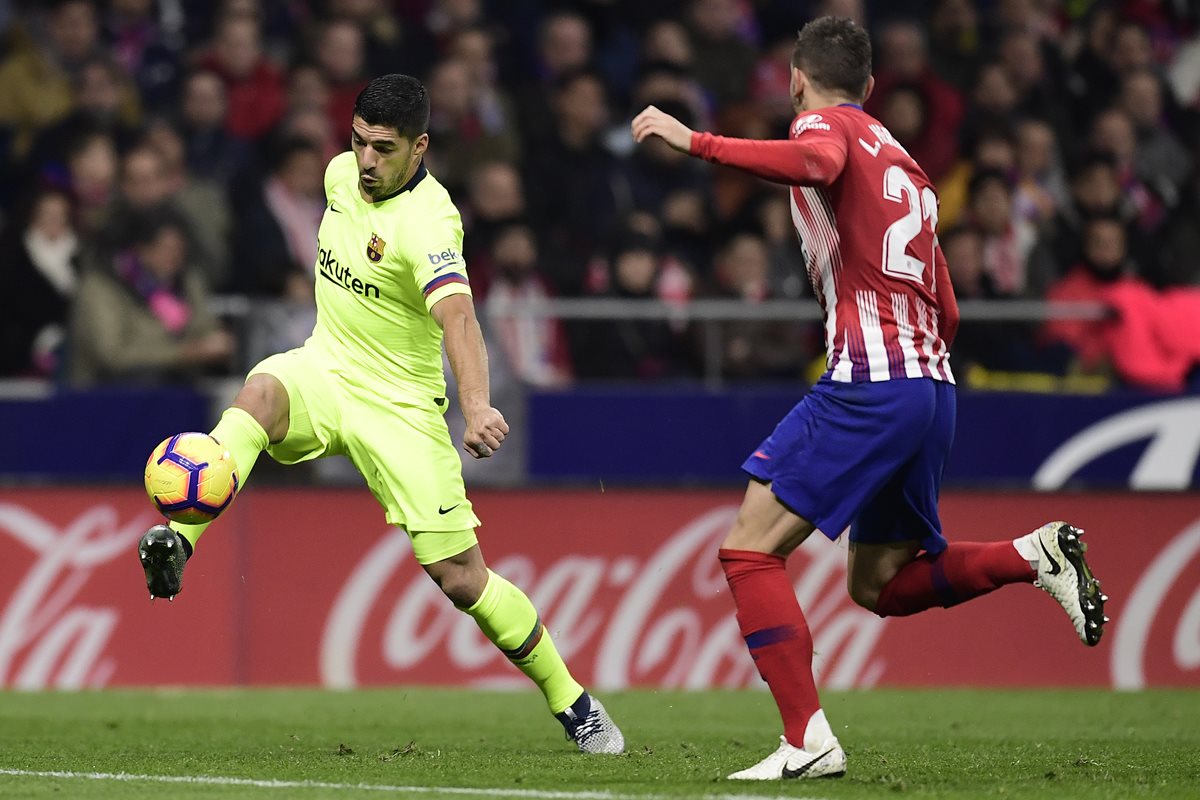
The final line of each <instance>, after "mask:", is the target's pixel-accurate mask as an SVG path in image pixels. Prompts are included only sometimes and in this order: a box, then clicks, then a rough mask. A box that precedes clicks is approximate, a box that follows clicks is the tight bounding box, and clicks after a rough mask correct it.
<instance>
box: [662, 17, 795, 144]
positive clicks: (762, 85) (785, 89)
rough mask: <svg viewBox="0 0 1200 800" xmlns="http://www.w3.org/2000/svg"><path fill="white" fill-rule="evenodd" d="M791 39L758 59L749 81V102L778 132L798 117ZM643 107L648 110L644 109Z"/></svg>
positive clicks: (768, 50)
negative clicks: (792, 81)
mask: <svg viewBox="0 0 1200 800" xmlns="http://www.w3.org/2000/svg"><path fill="white" fill-rule="evenodd" d="M792 38H793V37H792V35H791V34H788V35H787V36H784V37H781V38H779V39H778V40H776V41H775V42H774V43H773V44H771V45H770V46H769V47H768V48H766V52H764V53H763V54H762V56H761V57H760V58H759V59H758V63H757V64H756V65H755V67H754V74H753V76H752V77H751V80H750V98H751V99H752V100H753V101H754V104H755V106H756V107H757V109H758V112H759V113H760V114H762V116H763V117H764V118H765V119H767V120H768V124H769V125H770V126H771V127H772V128H773V129H776V130H783V129H785V128H786V127H787V125H788V123H790V122H791V121H792V118H793V117H794V116H795V115H796V112H795V111H793V110H792V94H791V91H790V89H789V86H790V82H791V77H792V45H793V41H792ZM654 105H658V104H657V103H654ZM641 107H642V108H645V105H642V106H641ZM668 113H671V112H668ZM689 124H690V123H689Z"/></svg>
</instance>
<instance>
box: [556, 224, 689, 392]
mask: <svg viewBox="0 0 1200 800" xmlns="http://www.w3.org/2000/svg"><path fill="white" fill-rule="evenodd" d="M663 264H664V260H663V258H662V254H661V252H660V251H659V248H658V243H657V242H656V241H655V240H654V239H653V238H652V237H650V236H647V235H645V234H643V233H638V232H635V231H624V232H622V233H621V234H620V235H618V236H617V237H615V243H614V245H613V248H612V251H611V253H610V255H609V280H610V287H609V290H608V296H610V297H615V298H620V299H623V300H654V299H657V298H658V297H659V286H660V282H661V281H662V279H663V269H662V268H663ZM568 332H569V335H570V342H571V356H572V357H571V361H572V364H573V365H574V368H575V373H576V375H577V376H578V377H580V378H590V379H605V380H655V379H662V378H675V377H682V376H686V375H688V374H691V373H692V370H691V359H690V357H689V355H688V345H687V333H686V329H683V328H680V327H678V326H673V325H672V324H671V323H670V322H669V321H666V320H661V319H619V320H614V321H612V322H605V323H596V322H577V323H574V324H573V325H571V326H569V327H568Z"/></svg>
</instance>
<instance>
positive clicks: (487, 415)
mask: <svg viewBox="0 0 1200 800" xmlns="http://www.w3.org/2000/svg"><path fill="white" fill-rule="evenodd" d="M465 417H466V420H467V432H466V433H465V434H463V449H464V450H466V451H467V452H468V453H470V454H471V455H472V456H473V457H474V458H488V457H489V456H491V455H492V453H494V452H496V451H497V450H499V449H500V445H501V444H502V443H503V442H504V437H505V436H507V435H508V423H507V422H505V421H504V415H503V414H501V413H500V412H499V411H497V410H496V409H494V408H492V407H491V406H487V407H485V408H481V409H480V410H478V411H476V412H474V413H470V414H466V415H465Z"/></svg>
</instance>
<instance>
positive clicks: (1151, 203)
mask: <svg viewBox="0 0 1200 800" xmlns="http://www.w3.org/2000/svg"><path fill="white" fill-rule="evenodd" d="M1089 144H1090V145H1091V147H1092V149H1094V150H1096V151H1097V152H1100V153H1105V154H1107V155H1109V156H1111V157H1112V158H1113V160H1114V162H1115V163H1116V167H1117V179H1118V180H1119V181H1120V183H1121V191H1122V192H1123V193H1124V194H1125V195H1126V196H1128V197H1129V198H1130V200H1131V201H1132V202H1133V207H1134V208H1135V209H1136V210H1137V219H1136V221H1137V225H1138V228H1139V229H1141V231H1143V232H1144V233H1153V232H1154V231H1156V230H1158V228H1159V226H1161V225H1162V224H1163V222H1165V220H1166V217H1167V212H1168V210H1169V206H1168V203H1167V201H1168V199H1169V198H1170V199H1173V198H1175V196H1176V193H1175V191H1174V189H1173V187H1174V185H1175V183H1174V182H1175V180H1176V177H1175V175H1173V174H1169V170H1168V171H1167V172H1161V171H1160V172H1155V171H1154V170H1155V169H1156V168H1159V169H1161V165H1159V164H1148V163H1146V162H1144V161H1142V159H1141V154H1140V152H1139V150H1138V142H1137V134H1136V132H1135V130H1134V127H1133V121H1132V120H1131V119H1130V118H1129V115H1128V114H1126V113H1125V112H1124V111H1123V110H1121V109H1120V108H1118V107H1115V106H1114V107H1112V108H1110V109H1108V110H1106V111H1103V112H1101V113H1100V114H1099V115H1098V116H1097V117H1096V119H1095V121H1094V122H1093V124H1092V131H1091V138H1090V141H1089Z"/></svg>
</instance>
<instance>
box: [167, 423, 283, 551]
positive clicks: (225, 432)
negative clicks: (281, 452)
mask: <svg viewBox="0 0 1200 800" xmlns="http://www.w3.org/2000/svg"><path fill="white" fill-rule="evenodd" d="M210 435H211V436H212V437H213V438H214V439H216V440H217V441H218V442H220V443H221V444H223V445H225V447H227V448H228V449H229V453H230V455H232V456H233V463H234V464H236V465H237V472H238V492H239V493H240V492H241V491H242V490H243V489H245V488H246V481H247V480H248V479H249V477H250V470H252V469H254V462H256V461H258V454H259V453H261V452H262V451H263V450H265V449H266V447H267V444H268V443H269V440H268V439H267V432H266V431H265V430H263V427H262V425H259V424H258V420H256V419H255V418H254V417H252V416H250V413H249V412H248V411H245V410H243V409H240V408H227V409H225V413H224V414H222V415H221V420H220V421H219V422H218V423H217V427H215V428H213V429H212V432H211V433H210ZM211 524H212V523H210V522H205V523H202V524H200V525H185V524H183V523H182V522H172V523H171V528H172V529H173V530H175V531H176V532H177V533H178V534H179V535H180V536H182V537H183V538H185V539H187V540H188V544H190V545H192V547H195V546H196V541H197V540H198V539H199V538H200V534H202V533H204V531H205V529H206V528H208V526H209V525H211Z"/></svg>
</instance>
